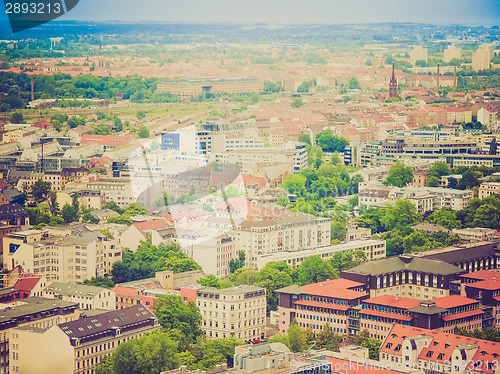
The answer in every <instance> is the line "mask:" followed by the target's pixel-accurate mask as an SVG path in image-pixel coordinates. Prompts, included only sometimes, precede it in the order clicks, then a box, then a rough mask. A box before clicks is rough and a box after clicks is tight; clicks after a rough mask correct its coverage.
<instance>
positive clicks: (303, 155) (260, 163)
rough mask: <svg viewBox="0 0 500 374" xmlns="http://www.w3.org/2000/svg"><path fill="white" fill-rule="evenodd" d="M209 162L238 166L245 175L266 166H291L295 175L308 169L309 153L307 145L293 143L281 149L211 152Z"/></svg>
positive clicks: (266, 148) (291, 170) (267, 148)
mask: <svg viewBox="0 0 500 374" xmlns="http://www.w3.org/2000/svg"><path fill="white" fill-rule="evenodd" d="M207 161H208V162H209V163H210V162H214V161H215V162H217V163H222V164H232V165H236V166H238V167H239V168H240V170H241V173H244V174H250V173H254V172H256V171H260V170H261V169H263V168H264V167H266V166H274V165H276V164H287V165H290V173H295V172H298V171H300V170H303V169H305V168H306V167H307V151H306V146H305V144H303V143H293V142H292V143H287V144H285V145H284V146H283V147H280V148H271V147H265V148H256V149H251V150H250V149H242V150H238V152H234V151H226V152H210V153H208V154H207Z"/></svg>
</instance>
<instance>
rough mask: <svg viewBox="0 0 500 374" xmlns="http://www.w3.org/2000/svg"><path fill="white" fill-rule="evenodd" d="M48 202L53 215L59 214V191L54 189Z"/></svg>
mask: <svg viewBox="0 0 500 374" xmlns="http://www.w3.org/2000/svg"><path fill="white" fill-rule="evenodd" d="M47 202H48V205H49V212H50V214H52V215H54V216H55V215H58V214H59V211H60V209H59V203H58V202H57V192H56V191H54V190H52V191H50V192H49V193H48V196H47Z"/></svg>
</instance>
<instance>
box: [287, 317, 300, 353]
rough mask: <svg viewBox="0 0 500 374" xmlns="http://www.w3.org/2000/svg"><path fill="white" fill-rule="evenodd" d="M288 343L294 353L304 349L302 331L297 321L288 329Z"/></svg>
mask: <svg viewBox="0 0 500 374" xmlns="http://www.w3.org/2000/svg"><path fill="white" fill-rule="evenodd" d="M288 341H289V344H290V349H291V350H292V352H300V350H301V349H302V338H301V331H300V327H299V325H298V324H297V320H295V319H294V320H293V321H292V323H291V324H290V327H288Z"/></svg>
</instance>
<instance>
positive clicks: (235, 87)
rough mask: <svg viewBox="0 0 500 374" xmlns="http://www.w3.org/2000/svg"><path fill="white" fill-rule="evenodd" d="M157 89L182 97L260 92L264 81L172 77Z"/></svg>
mask: <svg viewBox="0 0 500 374" xmlns="http://www.w3.org/2000/svg"><path fill="white" fill-rule="evenodd" d="M156 90H157V91H158V92H170V93H172V94H174V95H179V96H180V97H181V98H190V97H196V96H199V95H201V94H235V93H248V92H257V93H259V92H262V91H263V90H264V83H263V82H260V81H259V80H257V79H249V78H246V79H237V78H232V79H229V78H226V79H222V78H205V79H203V78H201V79H171V80H166V81H163V83H160V84H158V86H157V88H156Z"/></svg>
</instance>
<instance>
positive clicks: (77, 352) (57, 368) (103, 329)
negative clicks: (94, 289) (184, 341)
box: [9, 305, 158, 374]
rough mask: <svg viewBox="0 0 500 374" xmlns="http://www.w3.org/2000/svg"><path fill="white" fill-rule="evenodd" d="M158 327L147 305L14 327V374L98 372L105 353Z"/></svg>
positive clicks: (12, 346) (12, 348)
mask: <svg viewBox="0 0 500 374" xmlns="http://www.w3.org/2000/svg"><path fill="white" fill-rule="evenodd" d="M156 328H158V320H157V319H156V317H155V316H154V315H153V313H151V312H150V311H149V310H148V309H147V308H146V307H145V306H144V305H136V306H133V307H131V308H127V309H120V310H114V311H111V312H107V313H102V314H98V315H93V316H92V315H90V316H85V317H82V318H80V319H78V320H75V321H71V322H66V323H62V324H59V325H56V326H51V327H49V328H33V327H21V328H16V329H13V331H12V338H11V341H10V344H9V350H10V352H11V357H12V358H13V359H12V360H11V362H10V365H9V366H10V372H11V373H26V374H27V373H29V374H55V373H61V374H62V373H64V374H69V373H74V374H88V373H94V370H95V366H96V365H97V364H98V363H99V362H100V361H101V359H102V357H103V356H106V355H109V354H111V353H113V351H114V350H115V349H116V347H118V345H119V344H120V343H123V342H126V341H128V340H130V339H132V338H137V337H140V336H142V335H144V334H145V333H148V332H151V331H153V330H155V329H156Z"/></svg>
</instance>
